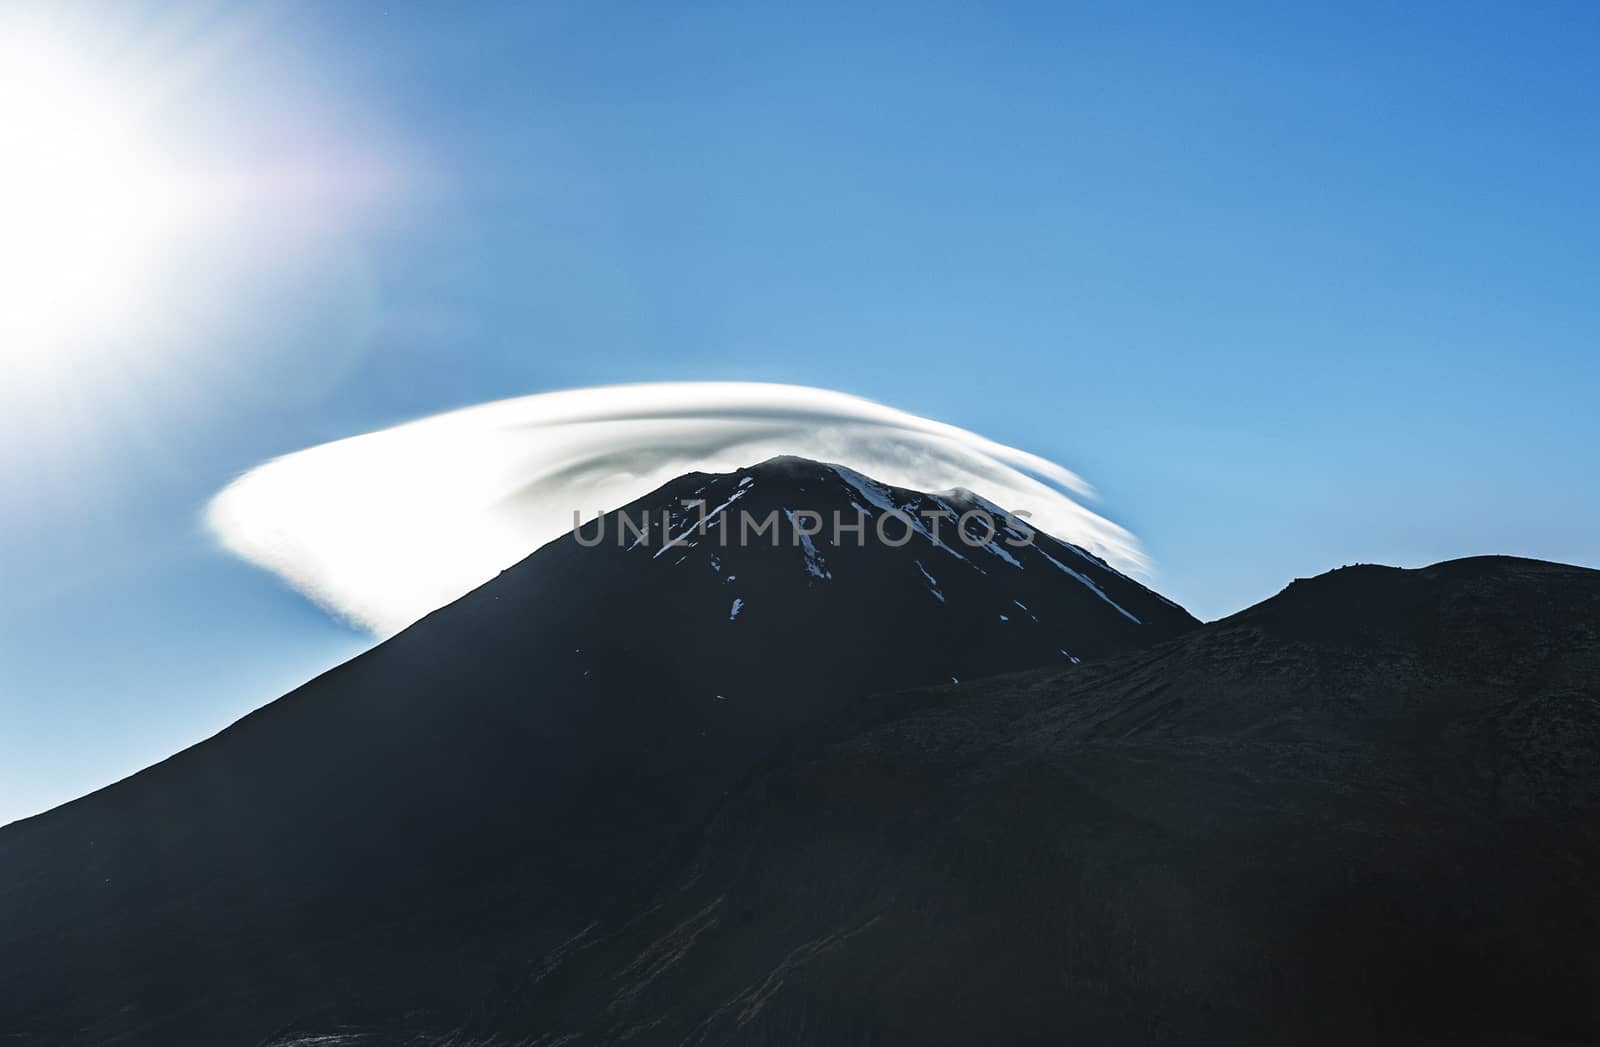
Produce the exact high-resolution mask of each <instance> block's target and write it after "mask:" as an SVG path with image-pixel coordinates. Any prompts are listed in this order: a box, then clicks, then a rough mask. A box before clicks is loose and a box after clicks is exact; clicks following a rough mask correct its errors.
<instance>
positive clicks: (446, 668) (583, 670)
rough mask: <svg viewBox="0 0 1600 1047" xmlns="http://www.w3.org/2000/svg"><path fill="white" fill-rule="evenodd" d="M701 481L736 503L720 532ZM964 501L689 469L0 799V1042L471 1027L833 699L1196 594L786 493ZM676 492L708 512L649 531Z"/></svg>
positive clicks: (1102, 647) (1105, 630) (1124, 623)
mask: <svg viewBox="0 0 1600 1047" xmlns="http://www.w3.org/2000/svg"><path fill="white" fill-rule="evenodd" d="M685 498H699V499H704V500H705V501H706V502H707V508H708V509H713V508H716V507H721V509H720V511H718V512H714V513H711V514H710V519H709V521H708V522H707V524H706V529H705V531H704V533H703V534H695V533H693V531H694V528H693V523H694V521H695V519H696V518H697V517H698V513H696V512H695V511H694V510H691V509H685V508H684V507H682V506H681V505H680V501H681V500H682V499H685ZM976 504H977V503H976V501H975V500H974V498H973V497H972V496H970V495H964V494H959V493H952V494H949V495H944V496H933V495H921V494H917V493H915V492H908V491H899V490H894V489H890V488H884V487H881V486H879V485H876V484H874V483H872V482H871V481H870V480H866V479H865V478H862V477H859V476H856V475H855V474H851V473H848V472H845V471H840V470H837V469H834V468H832V467H827V466H822V465H818V464H817V463H813V462H805V461H801V460H796V459H780V460H775V461H773V462H769V463H764V464H763V465H761V466H757V467H755V468H753V469H749V470H741V471H740V472H739V473H736V474H730V475H726V476H710V475H698V474H697V475H692V476H688V477H684V478H681V479H680V480H677V481H674V482H673V483H671V484H668V485H667V486H665V487H663V488H662V489H660V490H659V491H657V492H654V493H653V494H652V495H650V496H647V497H646V498H644V499H641V501H640V502H638V503H635V504H634V505H633V506H630V507H628V509H627V510H625V511H626V512H628V513H630V514H631V515H632V516H633V518H635V519H637V517H638V514H639V512H640V511H642V510H648V511H649V512H650V514H651V517H652V519H653V520H654V521H655V523H654V530H653V532H652V534H651V537H650V538H649V539H648V540H646V541H643V542H639V543H637V544H631V543H630V544H618V543H617V542H616V540H615V536H616V534H617V531H618V528H617V526H616V523H617V521H616V518H615V514H613V516H612V518H611V519H610V521H609V522H610V523H611V524H612V527H611V528H610V529H609V531H608V534H607V538H608V540H607V541H605V542H603V543H602V544H600V545H597V546H595V547H594V548H584V547H583V546H581V545H580V544H579V543H578V542H577V541H576V540H575V539H574V538H573V536H568V537H566V538H563V539H561V540H559V541H557V542H554V543H551V544H550V545H548V546H546V547H544V548H543V549H541V550H539V551H538V552H537V553H535V554H534V555H533V556H531V557H529V558H528V559H527V560H525V561H524V562H523V563H521V564H519V565H517V566H516V567H514V568H512V569H510V570H509V571H507V572H505V573H504V574H502V575H501V576H500V577H499V578H498V579H496V580H494V581H492V582H490V583H489V584H487V585H485V586H483V587H482V588H480V589H478V590H477V591H475V592H473V593H471V594H469V595H468V596H466V597H464V598H463V599H462V600H460V601H458V602H457V603H455V604H452V605H451V606H449V607H447V608H444V609H442V610H441V611H438V612H436V613H435V614H433V615H430V616H429V617H428V618H426V619H424V620H423V621H421V622H419V623H417V624H416V625H415V626H413V627H412V628H410V629H408V630H406V631H405V632H403V633H401V634H400V635H398V636H396V637H394V638H393V639H391V640H389V641H388V642H386V643H384V644H381V645H379V646H378V647H377V648H375V649H374V650H373V651H371V652H368V653H367V654H365V655H363V656H361V657H359V658H356V659H354V660H352V661H351V662H349V663H347V664H346V665H343V666H341V667H339V668H338V669H335V670H333V671H332V672H330V673H327V674H325V675H324V676H322V677H320V678H319V679H317V680H314V681H312V682H311V683H309V684H307V685H306V686H304V687H302V688H300V689H299V690H297V691H295V692H294V693H292V694H290V695H288V696H287V697H285V698H283V699H281V700H279V701H278V702H275V703H273V704H271V705H269V706H267V707H266V708H264V709H262V710H260V711H258V712H257V713H255V714H253V715H251V716H249V717H246V718H245V719H244V720H242V721H240V722H239V723H237V724H235V725H234V726H233V727H231V728H229V729H228V730H226V731H224V732H222V733H221V734H220V735H218V736H217V737H215V738H213V739H210V740H209V741H207V742H205V743H202V744H201V745H198V746H195V747H194V748H192V749H190V750H187V751H185V752H183V753H180V754H179V755H177V756H175V757H173V758H172V759H170V760H167V761H165V762H163V763H161V764H159V765H157V766H155V767H152V768H150V769H149V770H147V771H145V772H143V773H141V774H139V775H136V776H134V777H133V778H130V779H128V780H126V781H124V782H121V783H118V784H117V785H115V786H113V787H111V788H108V789H105V790H102V791H100V792H98V793H95V794H93V795H91V796H88V797H85V798H84V799H82V800H79V801H77V802H75V803H72V804H68V805H66V806H64V807H62V808H59V809H57V810H55V811H52V812H49V813H47V814H45V815H41V816H39V817H37V818H33V819H29V820H26V821H24V822H19V823H17V824H15V825H12V826H8V827H6V828H5V829H3V830H0V1043H11V1042H14V1043H23V1044H65V1043H72V1044H103V1043H113V1042H115V1043H118V1044H129V1045H133V1044H152V1045H160V1047H181V1045H186V1044H197V1045H203V1047H226V1045H230V1044H256V1043H259V1042H263V1041H265V1040H268V1039H270V1038H272V1037H274V1036H276V1035H278V1033H279V1032H280V1031H281V1030H283V1029H284V1028H286V1027H299V1026H305V1027H313V1028H330V1027H334V1028H336V1027H339V1026H341V1025H345V1024H351V1023H354V1024H357V1025H372V1024H377V1025H383V1026H392V1024H393V1023H394V1022H395V1021H396V1019H397V1016H403V1018H404V1022H403V1024H404V1025H405V1026H406V1027H407V1028H410V1029H414V1030H418V1031H422V1032H437V1031H438V1030H440V1029H444V1028H449V1027H453V1026H454V1025H456V1024H458V1023H460V1022H461V1021H463V1020H465V1019H466V1018H467V1017H469V1016H471V1015H473V1014H474V1013H487V1012H484V1011H483V1008H484V1007H488V1006H496V1007H497V1006H499V1005H500V1001H502V1000H503V999H504V998H505V996H506V994H507V992H509V991H510V990H512V989H515V988H517V987H518V986H520V984H521V980H522V978H523V975H524V972H525V970H526V964H527V961H528V958H529V957H537V956H542V955H544V954H545V953H547V952H549V951H550V950H552V949H553V948H555V947H556V946H557V944H558V943H559V942H561V941H563V940H566V939H568V938H570V937H571V936H573V935H574V934H576V933H578V932H580V931H581V929H582V928H583V927H585V926H587V925H589V924H590V923H591V922H593V921H595V920H596V919H599V918H601V917H603V916H605V915H606V914H608V913H610V912H612V911H614V910H616V909H617V908H618V907H622V908H624V909H625V908H626V906H627V904H628V901H629V899H631V898H634V897H635V896H637V895H638V894H639V892H644V891H648V890H651V889H653V888H654V886H655V885H656V884H657V883H658V882H659V876H660V875H661V874H662V873H663V872H664V871H666V870H669V869H670V868H672V863H673V862H674V861H675V860H677V857H678V855H679V849H680V848H681V847H682V846H684V845H686V844H687V843H689V842H692V841H693V839H694V835H693V833H694V832H695V831H696V830H698V829H699V828H700V827H701V826H702V825H703V823H704V820H705V818H706V817H707V816H708V814H709V812H710V811H712V810H713V809H714V807H715V805H716V804H717V803H718V802H719V801H720V800H721V798H722V797H723V796H724V794H725V793H726V791H727V790H728V789H730V788H731V787H732V786H734V785H735V784H736V783H737V782H738V781H739V779H740V777H741V776H742V775H743V774H745V773H746V772H747V771H748V770H749V768H751V767H752V766H754V765H755V764H756V763H757V762H759V761H760V760H761V759H763V758H764V757H765V756H766V755H768V754H770V753H771V752H773V751H774V750H775V749H776V748H778V747H780V746H782V745H783V744H785V742H786V740H787V739H789V738H791V737H793V736H794V735H795V732H797V731H801V730H805V729H810V725H812V724H814V723H815V722H817V721H818V719H819V718H824V717H826V716H828V715H831V714H832V713H833V712H835V711H837V710H838V709H840V708H842V707H845V706H847V705H848V704H849V703H851V702H853V701H855V700H857V699H858V698H860V697H861V696H862V695H865V694H867V693H869V692H873V691H879V690H884V689H889V688H894V687H902V686H908V685H912V684H921V683H930V682H934V681H940V680H946V679H949V678H950V677H953V676H971V675H977V674H983V673H993V672H999V671H1005V670H1013V669H1018V668H1023V667H1027V666H1036V665H1042V664H1051V663H1057V664H1066V663H1068V660H1069V658H1071V657H1080V658H1082V657H1089V656H1093V655H1104V654H1109V653H1114V652H1118V651H1123V650H1127V649H1130V648H1131V647H1134V646H1137V645H1138V644H1140V643H1144V642H1155V641H1159V640H1162V639H1166V638H1169V637H1171V636H1174V635H1176V634H1178V633H1179V632H1181V631H1182V630H1184V629H1186V628H1189V627H1192V626H1193V625H1194V624H1195V623H1194V620H1193V619H1192V618H1190V617H1189V616H1188V615H1187V614H1186V613H1185V612H1183V611H1182V610H1181V609H1179V608H1176V607H1175V606H1173V605H1171V604H1170V603H1168V602H1167V601H1165V600H1162V599H1161V598H1160V597H1158V596H1156V595H1155V594H1153V593H1151V592H1149V591H1148V590H1146V589H1144V588H1142V587H1140V586H1138V585H1137V584H1135V583H1133V582H1131V581H1129V580H1128V579H1126V578H1123V577H1122V576H1121V575H1118V574H1116V572H1114V571H1112V570H1110V569H1109V568H1108V567H1106V566H1105V565H1104V564H1102V563H1100V562H1099V561H1097V560H1094V559H1093V558H1092V557H1090V556H1089V555H1088V554H1086V553H1083V552H1081V551H1080V550H1077V549H1075V548H1073V547H1070V546H1064V545H1061V544H1060V543H1055V542H1053V541H1051V540H1049V539H1046V538H1043V537H1041V538H1040V539H1039V541H1038V543H1037V545H1036V546H1034V547H1031V548H1026V549H1015V548H1012V547H1010V546H1008V545H1006V544H1004V542H1003V539H1002V538H1000V537H997V538H996V540H995V541H993V542H990V543H988V545H987V546H985V547H981V548H972V547H968V546H966V545H964V544H961V543H959V542H956V541H951V540H950V539H949V538H948V537H947V538H946V539H945V541H944V542H943V543H938V542H935V541H933V540H932V539H931V538H930V537H929V536H928V535H927V534H921V533H919V534H914V535H913V536H912V538H911V540H910V542H909V543H908V544H906V545H904V546H900V547H894V546H884V545H881V544H879V543H877V542H876V541H875V540H874V539H873V538H872V537H871V536H870V535H869V536H868V540H867V542H866V544H865V545H864V546H863V547H860V548H857V547H855V546H853V545H849V544H844V545H837V546H836V545H832V544H829V543H828V542H827V540H826V538H825V537H822V536H819V537H816V538H813V539H812V541H811V544H810V546H807V545H806V544H805V543H804V542H800V541H796V535H795V530H794V527H793V525H792V523H791V522H790V520H789V517H788V515H787V513H786V511H788V512H794V511H800V510H813V511H817V512H820V513H822V514H824V516H825V517H827V516H831V513H832V511H833V510H835V509H838V510H840V511H849V512H850V513H851V516H852V517H853V515H854V509H853V507H854V506H855V505H860V506H862V507H863V508H864V509H866V510H867V511H868V512H869V513H870V514H872V515H873V516H876V515H880V514H882V513H884V512H886V511H887V510H888V509H889V508H890V507H899V506H907V505H909V506H912V507H914V508H926V507H929V506H935V505H945V506H948V507H949V508H951V509H952V510H965V509H966V508H968V507H970V506H973V505H976ZM745 508H748V509H751V510H752V511H753V512H755V513H756V515H757V516H765V515H766V514H768V513H772V512H776V513H777V516H778V531H777V537H778V544H777V545H772V544H765V543H764V542H762V543H756V544H752V545H748V546H742V547H741V546H740V545H739V544H738V543H737V542H736V541H735V542H731V543H730V544H729V546H728V547H723V545H722V544H721V542H720V540H719V537H718V534H719V531H720V530H721V529H723V528H726V527H729V526H735V524H734V523H733V522H732V521H734V520H735V519H737V517H736V516H735V515H734V514H733V512H732V510H733V509H745ZM662 512H666V513H667V514H668V519H667V525H666V529H667V530H668V531H669V532H670V534H671V535H672V536H673V537H674V538H679V537H683V536H685V535H686V534H687V535H688V537H687V539H686V541H688V542H690V543H692V544H689V545H684V546H680V547H671V548H669V547H666V546H665V545H664V544H663V543H662V542H661V535H660V531H661V529H662V527H661V513H662ZM896 533H898V532H896ZM935 591H937V595H935ZM1067 652H1070V654H1068V653H1067ZM6 1037H10V1039H9V1040H8V1039H6Z"/></svg>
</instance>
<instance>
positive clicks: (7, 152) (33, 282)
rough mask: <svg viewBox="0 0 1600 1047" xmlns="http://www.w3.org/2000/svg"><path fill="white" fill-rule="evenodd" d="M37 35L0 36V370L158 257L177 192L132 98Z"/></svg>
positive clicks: (79, 322)
mask: <svg viewBox="0 0 1600 1047" xmlns="http://www.w3.org/2000/svg"><path fill="white" fill-rule="evenodd" d="M119 86H120V85H115V84H113V83H111V82H109V81H108V80H107V79H105V78H103V77H100V76H97V75H96V74H95V71H94V70H92V69H89V68H85V67H83V66H80V65H75V64H74V63H73V62H72V61H71V60H70V57H69V56H66V55H63V54H62V53H60V52H59V51H57V50H53V49H51V48H49V47H47V46H45V45H44V44H43V43H41V42H38V41H23V40H12V41H7V42H6V43H4V44H0V366H4V367H5V368H6V369H14V368H17V367H23V366H27V365H29V364H41V363H44V362H45V360H44V359H43V358H44V357H46V356H48V355H49V354H51V353H53V352H55V351H58V350H59V349H60V348H61V346H62V345H63V344H64V343H66V342H68V341H70V340H71V338H72V337H73V336H74V335H75V334H78V333H80V332H83V331H86V330H92V329H93V328H94V327H95V325H96V321H97V320H100V319H103V318H105V316H106V315H107V314H108V313H109V312H111V311H113V310H115V309H116V308H118V307H120V306H121V305H122V304H124V303H125V302H126V301H127V300H128V298H129V296H131V295H133V294H134V293H135V289H136V288H137V287H138V286H139V285H140V284H141V283H142V282H143V280H144V279H145V278H146V277H147V276H148V274H149V273H150V272H151V271H152V270H153V269H154V267H155V265H156V256H157V255H158V254H159V252H160V250H161V248H162V241H163V237H164V235H165V234H166V232H167V231H168V230H169V228H170V226H171V223H172V220H173V218H174V215H175V213H176V210H177V208H178V206H179V205H180V204H181V203H182V192H181V188H180V185H179V179H178V178H177V176H176V174H175V172H174V171H173V170H172V169H171V168H170V167H169V166H168V165H167V164H166V163H165V162H164V159H163V156H162V155H161V151H160V149H159V148H158V146H157V145H156V143H155V142H154V140H153V136H152V135H151V134H150V132H149V129H148V128H147V127H146V125H145V122H144V121H143V120H142V118H141V117H142V113H141V111H140V108H139V106H138V104H137V101H136V95H135V94H134V93H132V92H128V91H126V90H119V89H118V88H119Z"/></svg>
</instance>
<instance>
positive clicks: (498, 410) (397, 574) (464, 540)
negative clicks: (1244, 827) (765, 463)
mask: <svg viewBox="0 0 1600 1047" xmlns="http://www.w3.org/2000/svg"><path fill="white" fill-rule="evenodd" d="M782 454H790V455H798V456H801V457H805V458H813V459H817V460H820V461H825V462H834V463H837V464H840V465H845V466H848V467H850V468H852V469H855V470H857V471H859V472H862V473H865V474H867V475H868V476H871V477H873V478H875V479H877V480H880V481H882V482H884V483H888V484H892V485H894V486H897V487H909V488H914V489H918V490H940V489H945V488H951V487H964V488H968V489H971V490H974V491H976V492H978V493H979V494H981V495H983V496H984V497H986V498H988V499H989V500H991V501H993V502H996V503H998V504H999V505H1002V506H1004V507H1005V508H1007V509H1009V510H1025V511H1027V512H1028V513H1029V514H1031V515H1030V522H1031V523H1032V524H1033V525H1034V526H1035V527H1038V528H1039V529H1041V530H1043V531H1046V532H1047V533H1049V534H1052V535H1054V536H1056V537H1058V538H1062V539H1064V540H1066V541H1070V542H1074V543H1076V544H1078V545H1081V546H1083V547H1084V548H1086V549H1088V550H1090V551H1091V552H1094V553H1096V554H1097V555H1099V556H1101V557H1103V558H1105V559H1106V560H1107V561H1108V562H1109V563H1111V564H1112V565H1113V566H1115V567H1119V568H1121V569H1123V570H1128V571H1132V572H1135V573H1142V572H1144V571H1145V569H1146V568H1147V566H1148V562H1147V560H1146V558H1145V556H1144V554H1143V552H1142V551H1141V549H1140V547H1139V544H1138V541H1137V540H1136V539H1135V538H1134V537H1133V535H1131V534H1129V533H1128V532H1127V531H1125V530H1124V529H1123V528H1121V527H1119V526H1117V525H1116V524H1114V523H1112V522H1110V521H1109V520H1106V519H1105V518H1103V517H1101V516H1099V515H1098V514H1096V513H1094V512H1092V511H1090V510H1089V509H1086V508H1085V507H1084V506H1083V505H1082V504H1080V503H1079V502H1078V501H1077V500H1075V497H1074V496H1076V497H1078V498H1089V497H1092V496H1093V492H1092V490H1091V489H1090V487H1089V486H1088V485H1087V484H1086V483H1084V481H1083V480H1082V479H1080V478H1079V477H1078V476H1077V475H1076V474H1074V473H1072V472H1071V471H1069V470H1067V469H1065V468H1063V467H1061V466H1059V465H1057V464H1056V463H1054V462H1051V461H1049V460H1048V459H1045V458H1041V457H1039V456H1037V455H1034V454H1030V453H1028V452H1026V451H1022V450H1019V449H1017V448H1015V447H1009V446H1006V445H1005V444H1000V443H996V442H995V441H993V440H989V439H986V438H984V437H982V436H979V435H978V434H976V433H973V432H970V431H968V430H965V429H960V428H958V427H956V426H953V425H948V424H945V423H943V422H937V421H933V420H932V419H928V418H923V417H920V416H918V415H914V414H910V413H908V412H905V411H900V410H897V409H895V408H892V407H888V406H885V405H883V404H879V403H875V402H873V401H871V400H866V399H863V398H861V397H857V396H851V395H849V394H846V393H840V392H834V391H831V390H827V389H816V388H811V387H807V386H796V385H778V384H768V383H759V382H658V383H644V384H637V385H615V386H596V387H590V388H583V389H569V390H564V391H561V392H553V393H540V394H537V395H533V396H523V397H517V398H515V399H510V400H500V401H495V402H492V403H487V404H480V405H478V406H475V407H468V408H463V409H461V410H457V411H450V412H447V413H445V414H439V415H434V416H432V417H428V418H423V419H420V420H418V421H414V422H408V423H406V424H404V425H398V426H395V427H393V428H390V429H383V430H379V431H377V432H373V433H367V434H365V435H362V436H354V437H350V438H348V439H344V440H336V441H334V442H332V443H327V444H322V445H320V446H317V447H312V448H309V449H307V450H304V451H298V452H296V453H294V454H290V455H285V456H284V457H282V458H277V459H274V460H272V461H270V462H267V463H265V464H263V465H261V466H258V467H257V468H255V469H252V470H250V471H249V472H247V473H245V474H244V475H243V476H241V477H240V478H239V479H237V480H235V481H234V482H233V483H232V484H230V485H229V486H228V487H227V488H225V489H224V490H223V491H221V492H220V493H219V494H218V495H217V496H216V497H215V498H213V499H212V501H211V504H210V505H209V507H208V508H207V511H206V522H207V525H208V527H209V528H210V530H211V531H212V532H213V533H214V534H215V535H216V536H217V538H218V539H219V540H220V541H221V542H222V544H223V545H224V546H225V547H226V548H228V549H229V550H231V551H232V552H234V553H235V554H237V555H239V556H241V557H243V558H244V559H246V560H248V561H250V562H252V563H254V564H257V565H259V566H261V567H264V568H266V569H267V570H269V571H272V572H274V573H275V574H277V575H279V576H280V577H282V578H283V579H284V580H285V581H286V582H288V583H289V584H290V585H292V586H294V587H295V588H296V589H298V590H299V591H301V592H302V593H304V594H305V595H306V596H308V597H309V598H311V599H312V600H314V601H316V602H317V603H318V604H320V605H322V606H323V607H325V608H327V609H328V610H329V611H331V612H333V613H335V614H338V615H340V616H342V617H344V618H347V619H349V620H350V621H352V622H354V623H356V624H357V625H360V626H362V627H364V628H366V629H369V630H370V631H372V632H373V633H375V634H377V635H379V636H388V635H391V634H393V633H395V632H398V631H399V630H401V629H403V628H405V627H406V626H407V625H409V624H411V623H412V622H414V621H416V620H417V619H418V618H421V617H422V616H423V615H425V614H427V613H428V612H429V611H432V610H435V609H436V608H439V607H442V606H444V605H445V604H447V603H449V602H450V601H452V600H454V599H456V598H457V597H460V596H462V595H463V594H465V593H467V592H469V591H470V590H472V589H473V588H475V587H476V586H478V585H481V584H482V583H484V582H486V581H488V580H489V579H490V578H493V577H494V576H495V575H496V574H497V573H498V572H500V571H502V570H504V569H505V568H507V567H509V566H511V565H512V564H514V563H516V562H517V561H519V560H521V559H522V558H523V557H525V556H527V555H528V554H529V553H530V552H532V551H533V550H534V549H536V548H538V547H539V546H541V545H543V544H545V543H546V542H549V541H551V540H552V539H555V538H558V537H560V536H561V535H563V534H565V533H566V532H568V531H570V530H571V529H572V526H573V513H574V511H577V512H578V513H580V514H581V517H582V518H583V519H586V520H587V519H592V518H593V517H594V516H595V515H596V514H597V513H599V512H607V511H610V510H612V509H615V508H617V507H619V506H622V505H625V504H627V503H628V502H631V501H633V500H634V499H636V498H639V497H640V496H642V495H645V494H648V493H649V492H650V491H652V490H654V489H655V488H657V487H659V486H661V485H662V484H664V483H666V482H667V481H669V480H671V479H673V478H675V477H678V476H681V475H682V474H684V473H686V472H691V471H695V470H699V471H703V472H726V471H732V470H734V469H738V468H741V467H744V466H747V465H751V464H753V463H755V462H759V461H762V460H765V459H767V458H771V457H774V456H777V455H782Z"/></svg>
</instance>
